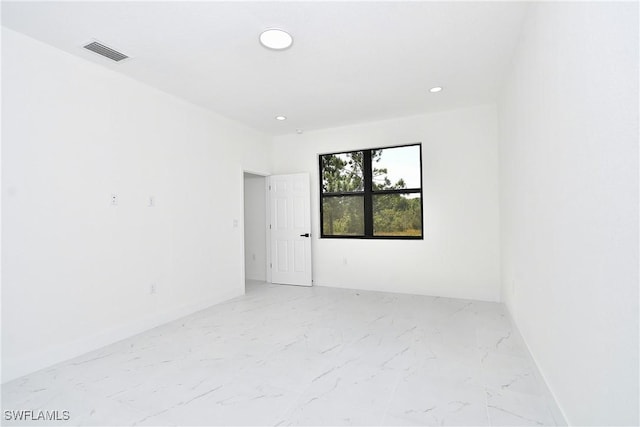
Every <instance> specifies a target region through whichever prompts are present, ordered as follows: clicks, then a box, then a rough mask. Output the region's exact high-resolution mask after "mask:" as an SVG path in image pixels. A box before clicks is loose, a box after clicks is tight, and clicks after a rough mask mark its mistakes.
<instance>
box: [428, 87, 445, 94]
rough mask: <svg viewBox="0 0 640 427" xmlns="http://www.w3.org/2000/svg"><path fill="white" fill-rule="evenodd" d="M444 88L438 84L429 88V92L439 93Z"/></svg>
mask: <svg viewBox="0 0 640 427" xmlns="http://www.w3.org/2000/svg"><path fill="white" fill-rule="evenodd" d="M441 90H442V88H441V87H440V86H436V87H432V88H431V89H429V92H431V93H438V92H440V91H441Z"/></svg>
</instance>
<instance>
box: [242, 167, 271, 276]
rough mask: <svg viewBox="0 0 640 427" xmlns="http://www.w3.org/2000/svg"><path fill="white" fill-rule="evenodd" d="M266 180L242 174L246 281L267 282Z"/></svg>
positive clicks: (262, 177)
mask: <svg viewBox="0 0 640 427" xmlns="http://www.w3.org/2000/svg"><path fill="white" fill-rule="evenodd" d="M265 185H266V178H265V177H264V176H259V175H253V174H248V173H245V174H244V265H245V274H246V279H249V280H261V281H265V280H267V268H266V265H267V253H266V251H267V242H266V228H265V227H266V214H267V213H266V211H267V204H266V203H267V201H266V197H267V196H266V191H265Z"/></svg>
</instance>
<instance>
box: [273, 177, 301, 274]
mask: <svg viewBox="0 0 640 427" xmlns="http://www.w3.org/2000/svg"><path fill="white" fill-rule="evenodd" d="M269 198H270V205H271V230H270V231H271V263H270V266H271V281H272V282H273V283H281V284H285V285H300V286H311V211H310V208H309V203H310V200H311V199H310V188H309V174H307V173H298V174H291V175H272V176H270V177H269Z"/></svg>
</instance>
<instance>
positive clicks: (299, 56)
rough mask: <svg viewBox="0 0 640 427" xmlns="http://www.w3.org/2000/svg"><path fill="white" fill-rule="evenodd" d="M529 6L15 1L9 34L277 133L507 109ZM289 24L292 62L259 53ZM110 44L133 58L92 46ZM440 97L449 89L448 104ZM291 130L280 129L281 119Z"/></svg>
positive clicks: (7, 5)
mask: <svg viewBox="0 0 640 427" xmlns="http://www.w3.org/2000/svg"><path fill="white" fill-rule="evenodd" d="M525 9H526V3H522V2H409V1H407V2H405V1H396V2H320V1H313V2H270V1H266V2H264V1H263V2H160V1H158V2H155V1H154V2H88V1H87V2H3V3H2V24H3V25H4V26H6V27H8V28H11V29H13V30H16V31H19V32H22V33H24V34H26V35H28V36H31V37H33V38H36V39H39V40H41V41H44V42H46V43H48V44H50V45H53V46H55V47H58V48H60V49H62V50H65V51H67V52H70V53H72V54H74V55H77V56H79V57H82V58H86V59H87V60H89V61H93V62H96V63H99V64H101V65H103V66H105V67H108V68H111V69H113V70H116V71H118V72H121V73H123V74H126V75H128V76H130V77H132V78H134V79H136V80H139V81H141V82H144V83H147V84H149V85H151V86H154V87H156V88H159V89H161V90H163V91H166V92H168V93H171V94H174V95H176V96H179V97H181V98H184V99H187V100H189V101H191V102H193V103H195V104H198V105H201V106H203V107H206V108H208V109H210V110H213V111H215V112H217V113H219V114H222V115H224V116H227V117H229V118H232V119H235V120H238V121H240V122H242V123H245V124H247V125H249V126H251V127H253V128H255V129H258V130H260V131H263V132H266V133H268V134H271V135H278V134H284V133H293V132H295V130H296V129H297V128H299V129H304V130H306V131H308V130H313V129H319V128H326V127H333V126H339V125H344V124H351V123H357V122H364V121H371V120H377V119H386V118H391V117H398V116H406V115H411V114H418V113H422V112H429V111H436V110H444V109H450V108H455V107H459V106H465V105H473V104H479V103H485V102H491V101H493V100H494V98H495V95H496V91H497V90H498V88H499V87H500V80H501V77H502V76H503V74H504V72H505V71H506V67H507V65H508V63H509V61H510V58H511V55H512V54H513V49H514V47H515V44H516V41H517V38H518V35H519V29H520V26H521V22H522V18H523V15H524V11H525ZM270 27H278V28H282V29H285V30H287V31H288V32H290V33H291V34H292V35H293V37H294V44H293V46H292V47H291V48H290V49H288V50H285V51H270V50H267V49H265V48H263V47H262V46H261V45H260V44H259V42H258V36H259V34H260V32H261V31H262V30H264V29H266V28H270ZM90 39H96V40H99V41H101V42H103V43H105V44H107V45H110V46H112V47H114V48H116V49H118V50H121V51H122V52H124V53H126V54H128V55H130V56H132V57H133V59H131V60H128V61H125V62H123V63H120V64H115V63H111V62H110V61H109V60H107V59H104V58H102V57H100V56H98V55H96V54H94V53H92V52H89V51H86V50H85V49H82V48H81V46H82V44H83V43H84V42H86V41H89V40H90ZM432 86H443V87H444V90H443V91H442V92H440V93H438V94H431V93H429V91H428V89H429V88H431V87H432ZM279 114H284V115H286V116H287V117H288V120H286V121H284V122H279V121H276V120H275V119H274V117H275V116H276V115H279Z"/></svg>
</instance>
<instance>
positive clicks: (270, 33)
mask: <svg viewBox="0 0 640 427" xmlns="http://www.w3.org/2000/svg"><path fill="white" fill-rule="evenodd" d="M260 43H261V44H262V46H264V47H266V48H267V49H273V50H284V49H287V48H289V47H290V46H291V45H292V44H293V37H291V34H289V33H287V32H286V31H284V30H280V29H278V28H269V29H268V30H264V31H263V32H262V34H260Z"/></svg>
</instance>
